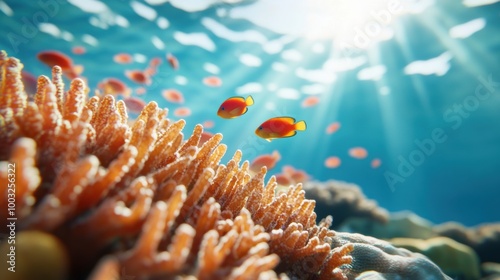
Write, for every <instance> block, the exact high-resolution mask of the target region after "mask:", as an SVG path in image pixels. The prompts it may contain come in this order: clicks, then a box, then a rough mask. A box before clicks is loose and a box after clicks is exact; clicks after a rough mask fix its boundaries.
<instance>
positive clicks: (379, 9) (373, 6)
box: [305, 0, 404, 47]
mask: <svg viewBox="0 0 500 280" xmlns="http://www.w3.org/2000/svg"><path fill="white" fill-rule="evenodd" d="M402 5H403V4H402V3H401V2H400V1H394V0H372V1H364V0H339V1H328V0H313V1H308V7H307V9H308V11H307V21H306V22H307V28H305V30H307V31H306V34H305V36H306V38H308V39H312V40H314V39H335V40H336V41H341V42H344V43H347V44H357V42H356V39H357V37H363V38H364V37H369V38H370V39H374V40H375V39H380V38H381V37H383V36H387V32H388V31H387V27H388V26H389V25H391V24H392V23H393V22H394V20H395V19H396V18H397V17H398V16H399V15H401V14H402V13H403V10H404V9H403V6H402ZM358 45H359V43H358ZM357 47H363V46H357Z"/></svg>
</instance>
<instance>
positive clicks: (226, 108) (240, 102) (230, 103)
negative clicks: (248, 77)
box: [217, 95, 253, 119]
mask: <svg viewBox="0 0 500 280" xmlns="http://www.w3.org/2000/svg"><path fill="white" fill-rule="evenodd" d="M252 105H253V98H252V96H251V95H249V96H248V97H247V98H246V99H245V98H243V97H241V96H233V97H230V98H228V99H226V101H224V102H222V104H221V105H220V107H219V110H218V111H217V115H218V116H219V117H221V118H224V119H232V118H236V117H239V116H241V115H243V114H245V113H246V112H247V111H248V107H247V106H252Z"/></svg>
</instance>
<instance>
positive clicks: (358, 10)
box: [0, 0, 500, 225]
mask: <svg viewBox="0 0 500 280" xmlns="http://www.w3.org/2000/svg"><path fill="white" fill-rule="evenodd" d="M497 2H499V1H495V0H463V1H450V0H445V1H432V0H421V1H418V0H394V1H387V0H380V1H379V0H377V1H375V0H373V1H369V2H367V1H361V0H318V1H315V0H313V1H306V0H298V1H285V0H256V1H244V0H243V1H238V0H232V1H231V0H228V1H220V0H206V1H196V0H171V1H165V0H145V1H96V0H86V1H77V0H71V1H62V0H40V1H14V0H11V1H0V25H1V30H2V31H3V36H2V37H0V49H3V50H5V51H7V53H8V54H9V55H10V56H15V57H17V58H19V59H20V60H21V61H22V62H23V63H24V70H25V72H26V73H25V75H24V78H25V83H26V84H27V90H28V91H31V92H32V91H33V82H34V80H33V77H37V76H38V75H50V67H49V65H50V64H51V63H54V60H51V61H50V60H49V61H48V60H47V59H45V60H44V59H40V56H38V57H37V55H39V54H40V53H42V52H49V51H50V52H53V51H57V52H58V53H57V54H60V53H62V54H64V55H65V56H67V57H63V58H64V59H66V60H64V61H65V62H68V63H69V66H68V69H67V74H68V75H67V77H68V78H69V77H71V75H73V76H80V77H82V78H84V79H85V80H86V81H87V82H88V85H89V87H90V89H91V92H90V94H94V92H95V90H99V91H100V92H101V93H102V92H106V91H107V92H108V93H111V94H115V95H116V97H117V99H124V100H127V105H128V106H129V108H130V109H131V112H130V116H131V117H135V116H137V115H136V113H134V112H136V111H137V110H139V109H140V108H141V106H144V104H145V103H147V102H150V101H155V102H157V103H158V104H159V106H160V107H164V108H168V109H169V118H171V119H174V120H177V119H181V118H182V119H185V120H186V122H187V125H186V128H185V129H184V134H185V135H190V134H191V130H192V129H193V127H194V126H195V125H196V124H198V123H201V124H203V125H204V127H205V130H206V131H207V132H209V133H212V134H213V133H222V134H223V135H224V140H223V143H225V144H227V145H228V152H227V154H226V156H225V157H224V160H223V162H224V163H225V162H227V160H229V158H230V157H232V155H233V154H234V152H235V151H236V150H237V149H240V150H242V151H243V155H244V159H245V160H249V161H252V160H254V159H255V158H256V157H258V156H260V155H265V154H272V153H273V152H275V151H276V152H277V153H278V154H279V155H280V156H279V161H277V163H276V166H275V167H274V168H273V169H271V170H270V172H269V174H282V173H283V172H284V171H283V167H285V169H286V168H287V166H292V167H293V168H295V169H297V170H303V171H305V172H306V173H307V174H308V176H309V180H315V181H327V180H330V179H335V180H340V181H346V182H351V183H354V184H357V185H359V186H360V188H361V189H362V191H363V192H364V193H365V194H366V196H367V197H369V198H371V199H374V200H376V201H377V202H378V204H379V205H380V206H382V207H384V208H386V209H388V210H389V211H399V210H410V211H413V212H415V213H417V214H418V215H420V216H422V217H424V218H426V219H429V220H430V221H432V222H434V223H441V222H444V221H450V220H454V221H458V222H461V223H463V224H465V225H476V224H479V223H484V222H492V221H499V220H500V206H499V205H500V36H499V35H498V34H500V3H497ZM52 54H53V53H52ZM63 58H61V57H59V59H63ZM68 58H69V59H70V60H68ZM110 79H111V80H112V81H119V82H120V83H122V84H120V86H121V85H124V86H125V90H124V89H122V88H120V87H118V89H117V87H116V85H114V84H113V83H111V82H110ZM66 81H67V82H68V81H69V80H66ZM248 95H251V96H252V97H253V99H254V100H255V104H254V105H252V106H250V107H249V110H248V112H247V113H246V114H244V115H242V116H240V117H238V118H235V119H230V120H228V119H222V118H220V117H218V116H217V114H216V113H217V110H218V108H219V106H220V104H221V103H222V102H223V101H224V100H226V99H227V98H229V97H232V96H243V97H247V96H248ZM276 116H291V117H293V118H295V119H296V120H297V121H299V120H305V121H306V123H307V130H306V131H299V132H298V133H297V135H295V136H293V137H289V138H282V139H276V140H273V141H272V142H270V143H269V142H267V141H265V140H264V139H262V138H259V137H258V136H257V135H255V133H254V131H255V129H256V128H257V127H258V126H259V125H260V124H261V123H262V122H264V121H265V120H267V119H269V118H271V117H276ZM275 155H276V153H275ZM275 159H276V158H275ZM332 214H334V213H332Z"/></svg>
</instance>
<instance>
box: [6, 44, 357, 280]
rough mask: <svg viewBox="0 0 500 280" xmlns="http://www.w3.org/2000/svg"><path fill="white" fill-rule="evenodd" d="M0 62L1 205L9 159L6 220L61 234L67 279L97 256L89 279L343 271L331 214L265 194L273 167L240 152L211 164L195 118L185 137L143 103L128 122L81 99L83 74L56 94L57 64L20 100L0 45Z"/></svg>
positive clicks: (17, 80)
mask: <svg viewBox="0 0 500 280" xmlns="http://www.w3.org/2000/svg"><path fill="white" fill-rule="evenodd" d="M0 64H1V65H0V66H1V71H2V72H1V77H2V80H1V94H0V127H1V131H0V160H2V161H1V163H0V185H1V186H2V196H1V197H0V198H1V200H2V205H7V189H6V188H5V187H4V186H7V183H8V167H7V166H8V165H9V164H15V172H16V174H15V178H16V179H15V183H16V186H15V187H16V212H15V215H16V217H17V226H18V228H20V229H21V230H22V231H23V232H30V231H35V230H36V231H41V232H45V233H49V234H51V235H52V236H54V238H57V239H58V240H61V242H62V244H63V246H64V247H65V248H66V250H67V252H68V254H69V260H70V268H61V269H69V270H70V276H71V277H76V278H78V277H84V276H85V275H88V272H89V271H91V270H92V269H93V267H95V266H96V264H97V263H96V262H97V260H99V259H100V261H99V265H98V266H97V268H96V270H95V271H94V272H93V274H92V275H93V278H94V279H107V278H106V276H105V275H108V276H109V275H110V273H111V274H113V273H114V274H115V275H122V276H123V273H126V274H127V275H140V276H141V277H142V278H151V279H153V278H158V277H159V278H164V277H174V276H176V275H177V276H182V277H188V276H193V277H196V278H199V279H223V278H228V279H257V278H262V279H272V278H277V277H278V276H277V273H278V274H279V273H283V275H282V276H281V277H283V278H286V277H287V276H288V277H291V278H296V279H309V278H314V279H332V278H333V279H344V278H345V277H344V270H345V269H346V267H347V266H346V265H347V264H349V263H350V261H351V258H350V257H349V252H350V250H351V249H352V246H351V245H350V244H346V245H344V246H339V247H335V248H331V247H330V244H329V241H330V240H331V238H332V237H333V236H334V234H335V233H334V231H332V230H329V229H328V228H329V226H330V222H331V220H329V219H327V220H325V221H323V222H321V223H319V224H316V222H315V220H316V214H315V213H314V205H315V202H314V201H312V200H307V199H305V197H304V191H303V190H302V186H301V185H300V184H297V185H295V186H291V187H290V188H289V189H288V191H287V192H286V193H281V194H279V195H275V189H276V187H277V183H276V180H275V179H274V177H271V179H270V180H269V181H268V182H267V184H265V183H264V176H265V173H266V168H265V167H263V168H261V170H260V172H259V173H258V174H256V175H255V176H253V177H252V176H250V173H249V172H248V169H249V164H248V162H247V161H245V162H243V163H242V164H241V165H240V160H241V153H240V152H239V151H238V152H236V153H235V154H234V156H233V157H232V159H231V160H230V161H229V162H228V163H227V165H223V164H220V163H219V161H220V160H221V158H222V156H223V155H224V153H225V151H226V146H225V145H223V144H220V141H221V139H222V135H220V134H216V135H214V136H213V137H211V138H210V139H209V140H208V141H207V142H206V143H204V144H203V145H202V146H201V147H198V142H199V140H200V137H201V134H202V131H203V129H202V127H201V126H200V125H197V126H196V127H195V129H194V131H193V133H192V135H191V136H190V137H189V138H187V139H185V140H184V139H183V134H182V132H181V130H182V128H183V126H184V124H185V122H184V121H183V120H180V121H177V122H172V121H170V120H169V119H168V118H166V116H167V110H162V109H160V108H158V106H157V104H156V103H154V102H152V103H149V104H148V105H147V106H146V107H145V108H144V110H143V111H142V112H141V114H140V115H139V117H138V118H137V120H135V122H133V123H132V124H131V125H129V124H128V122H129V121H128V117H127V111H126V108H125V104H124V103H123V101H116V100H115V99H114V98H113V97H112V96H109V95H108V96H104V97H97V96H94V97H91V98H89V99H88V100H87V96H86V86H85V84H84V83H83V81H82V80H80V79H74V80H72V81H71V85H70V88H69V90H68V91H67V92H64V84H63V79H62V70H61V68H60V67H58V66H55V67H53V71H52V78H48V77H46V76H40V77H39V78H38V87H37V92H36V94H35V96H34V98H33V101H30V100H28V96H27V94H26V93H25V91H24V89H23V84H22V82H21V69H22V64H21V63H20V62H19V61H18V60H17V59H15V58H9V57H7V55H6V53H5V52H2V53H1V54H0ZM6 215H7V211H2V212H1V213H0V216H1V218H2V220H3V221H5V220H6V218H7V216H6ZM5 228H6V227H2V231H5ZM19 261H20V262H21V261H22V260H19ZM124 271H125V272H124ZM122 276H120V277H122Z"/></svg>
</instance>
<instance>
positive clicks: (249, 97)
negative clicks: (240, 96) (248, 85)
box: [245, 95, 253, 106]
mask: <svg viewBox="0 0 500 280" xmlns="http://www.w3.org/2000/svg"><path fill="white" fill-rule="evenodd" d="M245 104H247V106H251V105H253V97H252V96H251V95H249V96H248V97H247V98H246V99H245Z"/></svg>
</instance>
